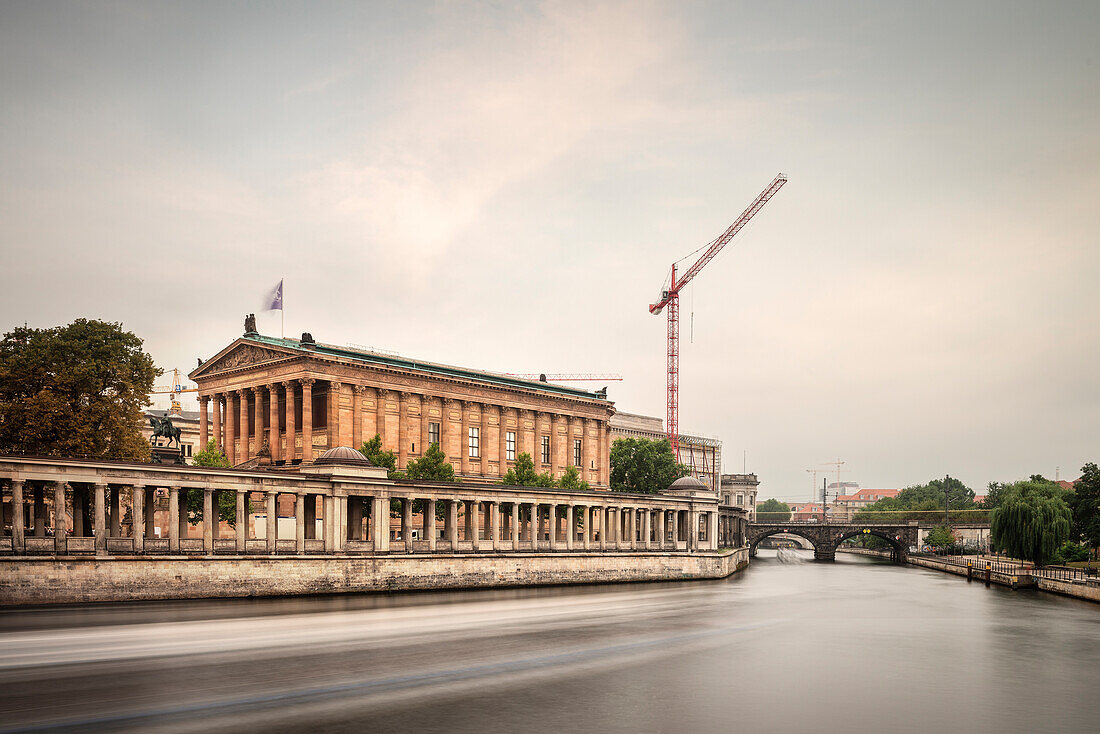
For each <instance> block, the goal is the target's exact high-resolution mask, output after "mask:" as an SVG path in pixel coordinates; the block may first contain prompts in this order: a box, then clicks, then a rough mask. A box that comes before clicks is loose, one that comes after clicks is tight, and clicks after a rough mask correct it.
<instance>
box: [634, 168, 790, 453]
mask: <svg viewBox="0 0 1100 734" xmlns="http://www.w3.org/2000/svg"><path fill="white" fill-rule="evenodd" d="M785 183H787V177H786V176H785V175H784V174H782V173H781V174H779V175H778V176H776V177H775V178H774V179H773V180H772V182H771V183H770V184H768V187H767V188H766V189H764V190H763V191H762V192H760V195H759V196H757V197H756V200H755V201H753V202H752V203H751V204H749V206H748V208H747V209H745V211H743V212H741V216H739V217H738V218H737V219H736V220H734V222H733V224H731V225H730V226H729V229H727V230H726V231H725V232H723V233H722V234H721V235H719V236H718V238H717V239H715V240H713V241H712V242H710V243H709V244H708V245H704V247H706V248H707V249H706V252H704V253H703V254H702V256H701V257H700V258H699V259H698V260H696V261H695V264H694V265H692V266H691V267H690V268H688V269H687V271H686V272H685V273H684V274H683V275H682V276H680V278H679V279H677V277H676V263H675V262H674V263H672V271H671V275H670V277H669V280H668V287H667V288H664V289H662V290H661V295H660V297H659V298H658V299H657V302H656V303H651V304H649V312H650V313H651V314H653V315H655V316H656V315H659V314H660V313H661V311H663V310H664V309H665V308H668V390H667V398H668V405H667V413H666V420H665V430H666V432H667V433H668V440H669V442H670V443H671V444H672V450H673V451H675V452H676V460H677V461H679V460H680V442H679V435H680V425H679V424H680V291H681V290H682V289H683V287H684V286H686V285H687V284H688V283H690V282H691V281H692V279H693V278H695V276H696V275H698V274H699V271H700V270H702V269H703V266H705V265H706V264H707V263H709V262H710V261H711V260H713V259H714V258H715V256H716V255H717V254H718V253H719V252H721V251H722V248H723V247H725V246H726V244H727V243H728V242H729V241H730V240H731V239H733V236H734V235H736V234H737V233H738V232H740V231H741V229H742V228H743V227H744V226H745V225H746V224H748V223H749V220H750V219H752V218H753V217H754V216H756V213H757V212H758V211H760V209H761V208H762V207H763V206H764V205H765V204H767V203H768V200H769V199H771V198H772V197H773V196H775V194H776V192H777V191H779V189H781V188H783V184H785ZM699 249H702V248H699ZM696 252H698V250H696ZM693 254H694V253H693ZM689 257H690V256H689ZM677 262H679V261H677Z"/></svg>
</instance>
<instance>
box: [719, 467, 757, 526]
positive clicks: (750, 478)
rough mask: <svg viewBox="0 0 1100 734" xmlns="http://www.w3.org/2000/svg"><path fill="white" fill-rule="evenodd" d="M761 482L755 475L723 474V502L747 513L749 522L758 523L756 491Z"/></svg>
mask: <svg viewBox="0 0 1100 734" xmlns="http://www.w3.org/2000/svg"><path fill="white" fill-rule="evenodd" d="M759 486H760V480H759V479H757V478H756V475H755V474H723V475H722V485H721V496H722V497H721V502H722V504H723V505H729V506H731V507H737V508H739V509H742V510H744V511H745V513H746V514H747V515H748V518H749V522H756V490H757V488H758V487H759Z"/></svg>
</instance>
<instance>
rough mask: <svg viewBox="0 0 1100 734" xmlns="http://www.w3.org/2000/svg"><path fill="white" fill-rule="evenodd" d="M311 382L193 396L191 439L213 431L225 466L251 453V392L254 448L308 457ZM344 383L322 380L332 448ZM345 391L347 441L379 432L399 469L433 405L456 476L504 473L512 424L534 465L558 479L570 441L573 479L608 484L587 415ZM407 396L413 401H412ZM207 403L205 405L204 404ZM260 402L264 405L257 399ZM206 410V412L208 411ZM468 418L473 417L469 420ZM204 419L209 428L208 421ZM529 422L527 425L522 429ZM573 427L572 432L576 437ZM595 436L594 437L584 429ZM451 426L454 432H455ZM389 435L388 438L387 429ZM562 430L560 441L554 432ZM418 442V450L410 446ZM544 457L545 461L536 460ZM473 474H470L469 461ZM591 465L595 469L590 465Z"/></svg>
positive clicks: (601, 448) (421, 439) (599, 425)
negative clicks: (348, 396) (195, 427)
mask: <svg viewBox="0 0 1100 734" xmlns="http://www.w3.org/2000/svg"><path fill="white" fill-rule="evenodd" d="M296 383H298V384H300V385H301V390H300V394H301V398H300V400H301V405H302V411H301V412H302V420H301V426H300V428H301V436H302V451H301V456H300V457H299V456H298V452H297V451H296V446H295V438H296V426H295V416H296V415H297V401H298V400H299V397H298V394H299V391H298V389H297V387H296ZM313 384H314V381H313V380H312V379H308V378H307V379H300V380H287V381H282V382H279V383H271V384H268V385H259V386H254V387H250V388H243V389H239V390H235V391H232V392H228V393H214V394H212V395H203V396H200V397H199V441H200V443H201V444H202V446H204V447H205V446H206V443H207V441H209V440H210V438H211V436H210V433H209V430H210V428H211V427H212V429H213V439H214V441H215V442H216V443H217V445H218V446H219V447H220V448H221V449H222V450H223V451H224V452H225V454H226V456H227V457H228V458H229V460H230V463H231V464H239V463H241V462H243V461H247V460H248V458H250V455H252V454H253V453H254V450H253V449H252V448H251V447H250V446H249V440H248V436H249V434H248V430H247V428H245V429H244V430H241V428H240V427H241V426H245V427H246V426H248V421H249V405H250V402H249V396H250V395H251V396H252V402H251V406H252V410H253V411H254V415H253V416H252V419H253V423H254V426H255V431H254V434H253V435H255V436H256V439H257V446H258V445H259V443H260V442H261V440H262V438H266V439H267V443H268V446H269V447H270V450H271V456H272V459H273V460H274V461H280V460H282V459H284V458H285V460H286V461H288V462H293V461H294V460H296V459H298V458H300V459H301V461H303V462H309V461H312V460H313V414H312V413H313V410H312V409H313ZM343 387H344V383H340V382H335V381H333V382H330V383H329V386H328V390H329V400H328V406H327V415H326V430H327V432H328V436H329V441H328V445H329V447H330V448H331V447H333V446H336V445H339V444H340V443H341V441H342V438H341V436H342V435H343V434H342V433H341V425H340V412H341V409H340V395H341V394H342V391H343ZM349 387H351V388H352V410H351V412H352V417H353V418H352V426H351V435H350V437H348V436H344V438H350V442H351V445H352V446H353V447H354V448H358V447H359V446H361V445H362V442H363V441H364V440H365V439H367V438H370V436H372V435H373V434H374V433H377V434H379V435H380V436H381V437H382V442H383V446H384V447H385V448H387V449H389V450H392V451H394V452H395V453H396V454H397V466H398V468H404V467H405V465H406V464H407V463H408V460H409V459H410V458H414V457H416V456H421V455H423V453H424V451H425V449H426V448H427V447H428V445H429V443H430V442H431V439H432V438H433V437H432V436H431V435H430V424H431V423H434V422H435V421H433V420H432V417H431V415H430V412H431V408H432V407H433V405H434V406H438V410H439V419H438V422H439V428H440V435H439V443H440V448H441V449H443V451H444V453H446V454H447V456H448V458H450V459H452V460H455V461H457V462H458V465H457V466H456V467H455V468H456V470H458V471H459V472H460V473H461V474H464V475H468V476H492V474H490V472H489V471H488V469H489V465H490V462H491V461H493V460H495V461H496V465H497V474H500V475H502V474H504V473H505V471H506V470H507V466H508V462H509V461H514V458H513V459H508V458H507V457H508V442H507V434H508V432H509V426H508V423H509V422H511V423H513V424H514V428H512V429H511V430H512V431H513V432H514V433H515V449H514V454H515V455H516V456H518V455H519V454H520V453H525V452H526V453H528V454H530V455H531V458H532V459H533V460H534V462H535V465H536V467H538V468H539V469H540V470H549V471H551V472H552V473H553V474H554V475H555V476H559V475H560V474H561V473H562V472H564V471H565V469H566V467H568V466H570V465H575V464H576V461H575V458H576V457H575V451H574V444H573V441H574V440H577V439H579V440H580V441H581V462H580V465H579V466H578V469H580V473H581V478H582V479H585V480H587V481H590V482H593V483H597V484H601V485H607V484H608V483H609V482H610V474H609V465H608V464H609V462H608V456H609V452H610V430H611V429H610V426H609V425H608V423H607V422H606V421H601V420H597V419H593V418H583V417H578V416H572V415H564V414H556V413H548V412H542V411H531V410H522V409H517V408H511V407H507V406H503V405H496V404H492V403H483V402H479V401H467V400H457V399H454V398H444V397H439V396H429V395H422V394H418V393H411V392H407V391H394V390H387V389H385V388H374V387H368V386H365V385H350V386H349ZM280 388H281V391H282V394H283V395H284V396H285V398H284V399H285V405H286V407H285V410H286V414H285V420H284V429H283V431H280V429H279V414H278V406H279V395H280ZM371 396H372V397H373V398H374V404H375V409H374V416H373V423H374V426H373V428H374V431H373V433H371V432H369V430H368V428H367V425H366V420H367V411H366V410H365V409H364V401H365V400H366V399H367V398H368V397H371ZM414 398H415V400H413V399H414ZM211 400H213V403H212V404H211ZM265 400H266V403H265ZM395 401H396V403H397V406H396V408H397V427H396V431H391V430H389V429H388V428H387V421H386V416H387V415H388V407H387V406H388V405H389V404H391V403H392V402H395ZM414 403H415V404H417V405H418V408H419V419H420V420H419V424H420V425H419V431H415V430H414V428H416V426H414V425H412V423H413V421H411V420H410V417H411V416H410V415H409V408H410V405H412V404H414ZM265 404H266V405H267V406H268V413H269V416H268V427H267V429H266V431H267V435H266V437H264V436H262V430H263V429H262V428H261V427H262V426H263V406H264V405H265ZM211 407H213V410H212V411H211V410H210V408H211ZM456 408H457V409H458V411H459V420H458V421H457V425H456V422H455V421H452V419H451V414H452V413H453V412H454V411H455V409H456ZM492 414H495V416H496V418H497V421H496V425H497V426H498V428H499V432H498V435H497V437H496V439H497V440H496V441H490V440H489V435H488V428H489V425H490V423H489V420H488V417H490V416H491V415H492ZM475 416H476V419H475ZM211 418H212V426H211ZM528 423H530V424H531V427H530V428H527V424H528ZM471 428H476V429H478V444H479V445H478V449H477V452H476V454H475V455H471V453H472V452H471V449H470V443H469V442H470V429H471ZM578 428H579V429H580V430H579V433H580V435H579V436H578V435H577V433H578ZM593 429H595V430H594V432H595V433H596V436H595V437H592V436H591V435H590V434H591V433H592V432H593ZM456 431H457V435H456ZM394 433H395V434H396V435H393V434H394ZM563 434H564V437H565V438H564V440H562V435H563ZM543 436H549V439H550V455H549V457H545V456H544V455H543V451H542V437H543ZM282 439H285V441H286V449H285V453H286V456H285V457H283V456H282V453H283V448H282ZM417 447H419V448H417ZM544 458H548V459H549V460H548V461H543V459H544ZM475 463H476V464H477V469H478V470H477V471H476V472H475V471H474V464H475ZM593 467H595V468H593Z"/></svg>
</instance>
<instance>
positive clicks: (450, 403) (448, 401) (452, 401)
mask: <svg viewBox="0 0 1100 734" xmlns="http://www.w3.org/2000/svg"><path fill="white" fill-rule="evenodd" d="M443 402H444V403H445V404H446V405H448V406H450V407H453V406H454V405H455V403H461V402H462V401H461V400H458V399H457V398H443Z"/></svg>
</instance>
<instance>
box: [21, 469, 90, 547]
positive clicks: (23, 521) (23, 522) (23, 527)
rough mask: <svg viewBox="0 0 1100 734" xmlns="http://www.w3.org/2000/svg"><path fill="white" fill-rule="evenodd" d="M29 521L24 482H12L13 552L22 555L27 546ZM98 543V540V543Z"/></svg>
mask: <svg viewBox="0 0 1100 734" xmlns="http://www.w3.org/2000/svg"><path fill="white" fill-rule="evenodd" d="M26 528H27V520H26V518H24V517H23V480H22V479H13V480H11V543H12V551H14V552H15V553H17V554H18V553H20V552H22V551H23V549H24V546H25V545H26V538H25V536H24V533H25V531H26ZM96 542H98V540H97V541H96Z"/></svg>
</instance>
